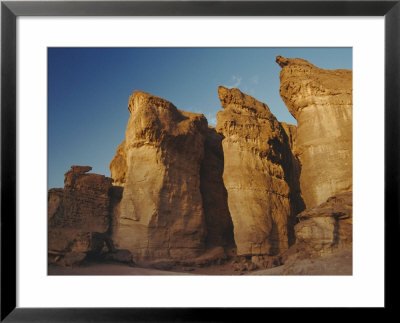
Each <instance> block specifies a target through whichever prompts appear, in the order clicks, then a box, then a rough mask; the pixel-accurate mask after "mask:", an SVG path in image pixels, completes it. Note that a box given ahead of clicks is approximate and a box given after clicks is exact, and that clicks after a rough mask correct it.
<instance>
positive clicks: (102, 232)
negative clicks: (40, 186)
mask: <svg viewBox="0 0 400 323" xmlns="http://www.w3.org/2000/svg"><path fill="white" fill-rule="evenodd" d="M91 169H92V168H91V167H90V166H72V167H71V170H69V171H68V172H67V173H66V174H65V181H64V185H65V186H64V189H51V190H49V192H48V249H49V250H50V251H51V252H55V253H60V254H64V253H68V252H74V254H73V255H70V256H68V257H67V256H66V257H65V259H69V260H65V261H66V262H68V263H70V262H71V261H72V259H75V260H76V259H79V260H82V259H83V258H82V254H86V253H88V252H93V253H100V252H101V251H102V250H103V248H109V249H110V248H112V246H111V242H110V239H109V238H108V237H107V233H108V231H109V228H110V222H111V214H110V197H109V191H110V189H111V183H112V179H111V178H107V177H105V176H102V175H98V174H87V172H88V171H90V170H91ZM77 255H78V256H77Z"/></svg>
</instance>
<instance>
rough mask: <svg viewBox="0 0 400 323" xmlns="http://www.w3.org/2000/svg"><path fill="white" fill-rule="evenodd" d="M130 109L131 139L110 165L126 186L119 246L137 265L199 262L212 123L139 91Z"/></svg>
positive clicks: (118, 212) (128, 135)
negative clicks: (153, 261)
mask: <svg viewBox="0 0 400 323" xmlns="http://www.w3.org/2000/svg"><path fill="white" fill-rule="evenodd" d="M128 108H129V111H130V118H129V121H128V125H127V129H126V137H125V140H124V142H123V143H122V144H121V145H120V146H119V147H118V149H117V154H116V156H115V157H114V160H113V161H112V162H111V164H110V169H111V177H112V178H113V179H114V180H115V182H116V183H117V184H123V185H124V190H123V195H122V200H121V203H120V205H119V206H118V207H117V208H116V209H115V211H116V221H115V227H114V233H113V240H114V243H115V244H116V246H118V247H119V248H122V249H128V250H130V251H131V252H132V254H133V257H134V259H135V261H140V260H146V259H160V258H174V259H184V258H190V257H195V256H197V255H198V254H199V253H200V252H202V251H204V247H205V234H206V231H205V219H204V212H203V204H202V196H201V193H200V166H201V162H202V160H203V157H204V141H205V139H206V136H207V120H206V119H205V117H204V116H203V115H201V114H196V113H189V112H185V111H181V110H178V109H177V108H176V107H175V106H174V105H173V104H172V103H170V102H168V101H167V100H164V99H162V98H159V97H155V96H152V95H150V94H147V93H144V92H139V91H135V92H134V93H133V95H132V96H131V97H130V99H129V107H128ZM124 174H125V175H124Z"/></svg>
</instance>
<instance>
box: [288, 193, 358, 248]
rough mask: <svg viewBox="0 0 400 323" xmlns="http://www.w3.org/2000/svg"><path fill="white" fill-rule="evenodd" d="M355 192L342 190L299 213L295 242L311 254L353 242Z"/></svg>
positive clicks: (346, 245) (347, 245) (344, 246)
mask: <svg viewBox="0 0 400 323" xmlns="http://www.w3.org/2000/svg"><path fill="white" fill-rule="evenodd" d="M352 195H353V193H352V192H345V193H339V194H337V195H335V196H332V197H330V198H328V200H327V201H326V202H324V203H322V204H320V205H319V206H317V207H314V208H310V209H306V210H305V211H303V212H301V213H300V214H299V215H297V218H298V219H299V220H300V222H299V223H298V224H296V226H295V232H296V243H300V244H303V245H304V246H305V248H306V249H307V251H308V253H309V254H311V255H317V256H323V255H325V254H330V253H332V252H335V251H337V250H338V249H345V248H348V247H351V245H352V241H353V239H352V237H353V235H352V228H353V213H352V209H353V202H352Z"/></svg>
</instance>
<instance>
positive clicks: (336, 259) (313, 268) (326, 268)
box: [48, 250, 352, 276]
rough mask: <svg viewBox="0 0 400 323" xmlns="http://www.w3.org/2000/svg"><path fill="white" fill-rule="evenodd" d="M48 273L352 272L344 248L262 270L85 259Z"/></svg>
mask: <svg viewBox="0 0 400 323" xmlns="http://www.w3.org/2000/svg"><path fill="white" fill-rule="evenodd" d="M48 274H49V275H158V276H160V275H352V251H351V250H346V251H342V252H340V253H336V254H333V255H331V256H328V257H323V258H318V259H303V260H298V261H296V262H288V263H286V264H285V265H283V266H278V267H275V268H271V269H265V270H254V271H250V272H240V271H235V270H234V269H233V267H232V263H231V262H227V263H225V264H222V265H212V266H208V267H202V268H198V267H183V266H176V267H174V268H173V269H172V270H168V271H167V270H158V269H154V268H143V267H138V266H129V265H127V264H121V263H96V262H87V263H85V264H82V265H80V266H77V267H72V268H71V267H62V266H57V265H49V267H48Z"/></svg>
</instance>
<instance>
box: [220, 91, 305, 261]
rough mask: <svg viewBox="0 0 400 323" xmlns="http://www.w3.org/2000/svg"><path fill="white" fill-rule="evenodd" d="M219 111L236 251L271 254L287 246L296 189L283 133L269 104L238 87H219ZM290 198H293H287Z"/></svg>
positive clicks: (289, 151) (289, 150) (249, 253)
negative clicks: (244, 92)
mask: <svg viewBox="0 0 400 323" xmlns="http://www.w3.org/2000/svg"><path fill="white" fill-rule="evenodd" d="M218 94H219V98H220V101H221V105H222V107H223V108H224V110H223V111H220V112H218V114H217V120H218V123H217V127H216V129H217V131H218V132H219V133H220V134H222V135H223V137H224V139H223V140H222V146H223V151H224V172H223V180H224V184H225V187H226V190H227V192H228V205H229V211H230V214H231V217H232V221H233V226H234V239H235V242H236V246H237V253H238V255H246V256H260V255H261V256H262V255H275V254H278V253H281V252H282V251H285V250H286V249H287V248H288V245H289V238H290V237H289V236H290V232H289V231H290V230H289V228H288V226H290V223H291V221H290V218H291V216H293V215H294V214H293V212H292V210H293V207H292V203H294V202H298V201H297V199H296V198H295V196H294V195H295V194H297V190H295V189H292V188H291V184H292V183H295V182H296V180H295V178H294V177H295V176H296V173H295V172H294V168H295V167H294V158H293V156H292V152H291V148H290V143H289V139H288V136H287V134H286V132H285V130H284V128H283V127H282V125H281V124H280V123H279V122H278V121H277V119H276V118H275V116H274V115H273V114H272V113H271V112H270V110H269V108H268V106H267V105H266V104H264V103H262V102H259V101H257V100H256V99H254V98H253V97H251V96H248V95H246V94H243V93H242V92H240V91H239V90H238V89H227V88H224V87H219V88H218ZM292 197H293V201H292Z"/></svg>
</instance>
